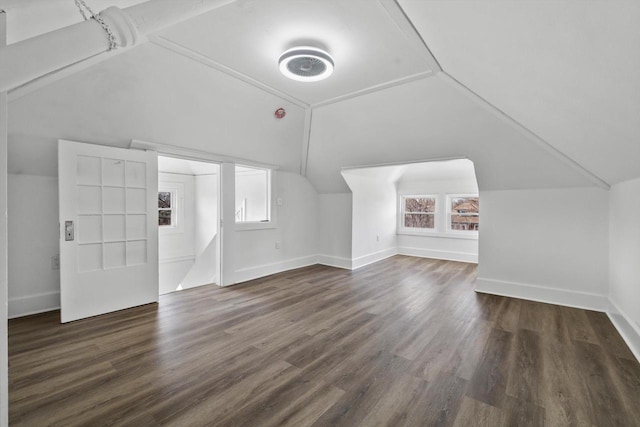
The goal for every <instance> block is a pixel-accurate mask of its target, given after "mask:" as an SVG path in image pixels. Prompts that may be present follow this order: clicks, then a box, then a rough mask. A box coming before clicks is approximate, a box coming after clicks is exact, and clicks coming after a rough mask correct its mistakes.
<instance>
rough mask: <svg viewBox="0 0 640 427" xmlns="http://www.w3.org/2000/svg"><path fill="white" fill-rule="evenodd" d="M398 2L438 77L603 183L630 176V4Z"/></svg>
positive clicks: (577, 0) (637, 144)
mask: <svg viewBox="0 0 640 427" xmlns="http://www.w3.org/2000/svg"><path fill="white" fill-rule="evenodd" d="M399 2H400V4H401V5H402V7H403V9H404V10H405V12H406V13H407V15H408V16H409V18H410V19H411V20H412V22H413V23H414V25H415V26H416V28H417V30H418V31H419V32H420V34H421V36H422V37H423V39H424V40H425V41H426V42H427V44H428V45H429V47H430V49H431V51H432V52H433V53H434V55H435V56H436V58H437V59H438V61H439V62H440V65H441V66H442V68H443V69H444V70H445V71H446V72H447V73H448V74H450V75H452V76H453V77H455V78H456V79H457V80H458V81H460V82H462V83H463V84H464V85H466V86H467V87H469V88H470V89H472V90H473V91H474V92H476V93H477V94H479V95H480V96H482V97H483V98H484V99H486V100H487V101H489V102H490V103H492V104H493V105H495V106H496V107H498V108H499V109H500V110H502V111H504V112H505V113H507V114H508V115H509V116H511V117H512V118H514V119H515V120H517V121H518V122H520V123H522V124H524V125H525V126H526V127H527V128H529V129H530V130H532V131H533V132H534V133H536V134H537V135H539V136H540V137H541V138H542V139H544V140H545V141H547V142H548V143H550V144H552V145H553V146H554V147H556V148H557V149H559V150H560V151H562V152H563V153H565V154H567V155H568V156H569V157H571V158H572V159H574V160H575V161H577V162H578V163H580V164H581V165H582V166H584V167H586V168H587V169H589V170H590V171H592V172H594V173H595V174H596V175H598V176H600V177H601V178H603V179H604V180H605V181H607V182H609V183H616V182H619V181H623V180H627V179H631V178H635V177H638V176H640V166H639V165H640V78H638V75H639V74H640V2H638V1H624V0H621V1H581V0H570V1H538V0H534V1H527V0H518V1H486V0H483V1H450V0H431V1H421V0H399Z"/></svg>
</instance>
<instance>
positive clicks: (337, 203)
mask: <svg viewBox="0 0 640 427" xmlns="http://www.w3.org/2000/svg"><path fill="white" fill-rule="evenodd" d="M352 209H353V196H352V194H351V193H338V194H319V195H318V254H319V256H318V261H319V262H320V263H322V264H326V265H332V266H334V267H341V268H348V269H350V268H351V243H352V241H351V236H352V214H351V213H352Z"/></svg>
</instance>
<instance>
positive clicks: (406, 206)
mask: <svg viewBox="0 0 640 427" xmlns="http://www.w3.org/2000/svg"><path fill="white" fill-rule="evenodd" d="M401 204H402V226H403V227H404V228H413V229H422V230H433V229H435V226H436V197H435V196H402V199H401Z"/></svg>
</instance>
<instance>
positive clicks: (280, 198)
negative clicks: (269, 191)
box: [276, 197, 284, 206]
mask: <svg viewBox="0 0 640 427" xmlns="http://www.w3.org/2000/svg"><path fill="white" fill-rule="evenodd" d="M283 204H284V202H283V201H282V197H278V198H277V199H276V205H278V206H282V205H283Z"/></svg>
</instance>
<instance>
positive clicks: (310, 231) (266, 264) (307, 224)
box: [225, 171, 318, 283]
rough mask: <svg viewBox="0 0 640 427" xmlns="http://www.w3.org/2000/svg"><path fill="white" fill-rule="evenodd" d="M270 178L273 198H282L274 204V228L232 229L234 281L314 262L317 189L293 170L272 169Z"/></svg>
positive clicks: (316, 231)
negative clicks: (279, 202) (279, 203)
mask: <svg viewBox="0 0 640 427" xmlns="http://www.w3.org/2000/svg"><path fill="white" fill-rule="evenodd" d="M272 179H273V180H272V182H273V184H272V185H273V187H272V191H273V192H274V199H276V198H280V199H282V205H281V206H279V205H277V204H274V206H273V208H274V209H275V215H274V220H275V227H273V228H266V229H260V230H236V231H235V232H234V236H233V238H234V244H233V246H231V247H232V248H233V252H232V254H233V261H234V262H233V268H234V272H235V274H234V278H233V281H234V282H236V283H238V282H243V281H246V280H250V279H253V278H256V277H261V276H264V275H267V274H272V273H275V272H278V271H283V270H287V269H291V268H297V267H301V266H304V265H310V264H315V263H316V254H317V250H318V249H317V238H318V229H317V220H318V195H317V193H316V190H315V189H314V188H313V187H312V186H311V184H310V183H309V181H308V180H307V179H306V178H304V177H302V176H300V175H299V174H296V173H291V172H283V171H274V172H273V175H272ZM225 187H226V184H225ZM276 245H277V246H278V248H277V247H276ZM225 251H227V249H226V248H225Z"/></svg>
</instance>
